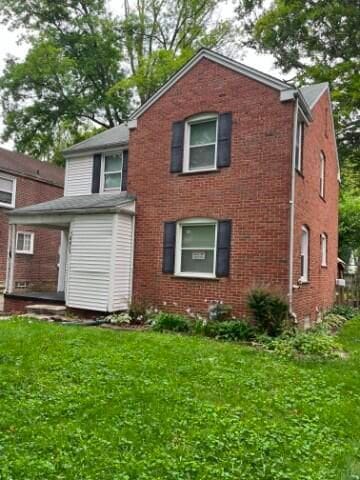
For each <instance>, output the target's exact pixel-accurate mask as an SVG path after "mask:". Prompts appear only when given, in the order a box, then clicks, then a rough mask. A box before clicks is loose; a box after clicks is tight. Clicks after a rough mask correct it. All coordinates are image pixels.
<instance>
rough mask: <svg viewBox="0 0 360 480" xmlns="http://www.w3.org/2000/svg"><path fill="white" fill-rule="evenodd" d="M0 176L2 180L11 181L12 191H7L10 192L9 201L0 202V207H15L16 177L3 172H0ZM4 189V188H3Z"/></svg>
mask: <svg viewBox="0 0 360 480" xmlns="http://www.w3.org/2000/svg"><path fill="white" fill-rule="evenodd" d="M0 178H3V179H4V180H8V181H11V182H12V191H11V192H7V193H11V195H12V196H11V203H5V202H0V207H2V208H15V199H16V178H14V177H10V176H9V175H6V174H4V173H0ZM4 191H5V190H4Z"/></svg>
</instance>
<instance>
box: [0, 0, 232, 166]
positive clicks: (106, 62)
mask: <svg viewBox="0 0 360 480" xmlns="http://www.w3.org/2000/svg"><path fill="white" fill-rule="evenodd" d="M220 3H221V2H220ZM217 8H218V2H216V1H215V0H202V1H201V2H198V1H197V0H180V1H176V0H137V1H136V2H134V5H133V6H132V7H130V6H129V4H128V2H127V1H125V3H124V14H123V16H121V17H115V16H114V15H112V14H111V12H109V11H108V10H107V8H106V0H63V1H61V2H54V1H53V0H0V18H1V20H2V22H3V23H6V24H8V25H9V26H10V27H11V28H14V29H19V31H20V32H22V39H23V40H26V41H27V42H28V44H29V45H30V48H29V50H28V53H27V55H26V57H25V59H24V60H18V59H16V58H14V57H11V56H10V57H9V58H8V60H7V62H6V66H5V70H4V73H3V75H2V77H1V79H0V91H1V94H2V109H3V113H4V123H5V131H4V133H3V140H8V139H10V138H11V139H13V140H14V142H15V147H16V149H17V150H19V151H21V152H26V153H29V154H31V155H33V156H35V157H37V158H44V159H48V160H52V161H57V162H61V161H62V156H61V150H62V149H63V148H64V147H66V146H67V145H69V144H72V143H74V142H76V141H79V140H81V139H82V138H83V137H84V136H87V135H88V134H89V132H90V133H93V132H94V130H96V129H97V128H102V129H104V128H111V127H113V126H114V125H117V124H120V123H122V122H123V121H125V120H126V119H127V118H128V116H129V113H130V111H131V109H132V108H134V106H135V104H136V102H138V101H140V102H144V101H145V100H146V99H147V98H148V97H149V96H150V95H151V94H152V93H153V92H154V91H155V90H156V89H157V88H158V87H159V86H160V85H161V84H162V83H163V82H164V81H166V80H167V78H168V77H169V76H170V75H171V74H172V73H173V72H174V71H175V70H177V69H178V68H180V67H181V66H182V65H183V64H184V63H185V62H186V61H187V60H188V58H189V57H190V56H191V55H192V54H193V53H194V51H195V50H196V49H197V48H198V47H199V46H200V45H207V46H210V47H215V46H217V47H219V46H222V45H226V44H227V43H228V42H229V41H230V39H231V38H232V36H231V35H232V31H233V28H232V26H231V25H230V24H229V22H226V21H222V20H217V19H216V18H215V13H216V9H217Z"/></svg>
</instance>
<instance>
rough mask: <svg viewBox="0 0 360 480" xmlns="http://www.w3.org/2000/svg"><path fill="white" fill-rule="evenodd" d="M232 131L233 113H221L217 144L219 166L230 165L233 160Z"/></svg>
mask: <svg viewBox="0 0 360 480" xmlns="http://www.w3.org/2000/svg"><path fill="white" fill-rule="evenodd" d="M231 131H232V113H231V112H227V113H221V114H220V115H219V126H218V145H217V162H216V163H217V167H218V168H222V167H229V166H230V160H231Z"/></svg>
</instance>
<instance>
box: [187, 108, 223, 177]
mask: <svg viewBox="0 0 360 480" xmlns="http://www.w3.org/2000/svg"><path fill="white" fill-rule="evenodd" d="M216 151H217V116H213V115H212V116H211V115H204V116H200V117H197V118H194V119H192V120H190V121H188V122H187V123H186V126H185V152H184V153H185V156H184V171H196V170H211V169H215V168H216Z"/></svg>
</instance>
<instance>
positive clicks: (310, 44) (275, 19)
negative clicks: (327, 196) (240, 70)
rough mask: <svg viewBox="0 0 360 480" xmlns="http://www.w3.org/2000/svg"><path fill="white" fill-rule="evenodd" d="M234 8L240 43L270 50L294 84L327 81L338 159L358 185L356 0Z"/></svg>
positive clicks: (254, 1)
mask: <svg viewBox="0 0 360 480" xmlns="http://www.w3.org/2000/svg"><path fill="white" fill-rule="evenodd" d="M237 12H238V15H239V17H240V18H241V19H242V21H243V24H244V30H245V32H246V33H247V38H246V40H245V44H246V45H248V46H251V47H255V48H256V49H257V50H258V51H261V52H267V53H271V54H273V55H274V57H275V60H276V64H277V66H278V67H280V68H281V69H282V70H283V71H284V72H285V73H289V72H295V78H296V81H297V82H298V83H300V82H301V83H309V82H314V81H315V82H323V81H328V82H329V83H330V86H331V90H332V99H333V105H334V116H335V123H336V130H337V138H338V145H339V153H340V159H341V163H342V165H346V171H347V172H349V174H350V175H351V176H352V175H357V179H358V180H359V184H360V115H359V113H360V49H359V45H360V31H359V23H360V8H359V3H358V1H356V0H305V1H304V0H273V1H272V2H271V4H270V5H269V4H268V2H265V1H264V0H240V2H239V6H238V9H237ZM350 180H351V178H350ZM346 182H347V178H346V179H345V183H346Z"/></svg>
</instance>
